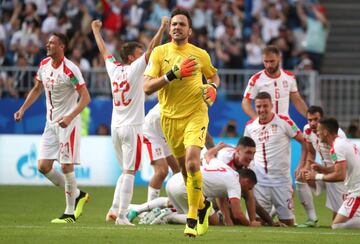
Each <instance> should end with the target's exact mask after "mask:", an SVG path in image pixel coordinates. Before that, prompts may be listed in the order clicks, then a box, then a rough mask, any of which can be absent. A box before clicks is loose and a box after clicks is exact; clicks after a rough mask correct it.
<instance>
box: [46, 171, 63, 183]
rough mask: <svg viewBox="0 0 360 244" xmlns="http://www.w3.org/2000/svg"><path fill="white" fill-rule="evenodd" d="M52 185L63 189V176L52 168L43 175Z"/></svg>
mask: <svg viewBox="0 0 360 244" xmlns="http://www.w3.org/2000/svg"><path fill="white" fill-rule="evenodd" d="M44 175H45V177H46V178H48V179H49V180H50V181H51V182H52V183H53V184H54V185H56V186H60V187H65V178H64V175H63V174H62V173H60V172H58V171H56V170H55V169H54V168H52V169H51V170H50V171H49V172H48V173H47V174H44Z"/></svg>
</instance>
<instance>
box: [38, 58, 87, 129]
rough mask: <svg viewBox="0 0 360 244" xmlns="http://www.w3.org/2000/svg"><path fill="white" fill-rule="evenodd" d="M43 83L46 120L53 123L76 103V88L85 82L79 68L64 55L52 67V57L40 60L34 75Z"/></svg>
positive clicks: (69, 111) (67, 112) (66, 113)
mask: <svg viewBox="0 0 360 244" xmlns="http://www.w3.org/2000/svg"><path fill="white" fill-rule="evenodd" d="M35 79H37V80H38V81H41V82H42V83H43V86H44V89H45V95H46V111H47V113H46V121H47V122H48V123H49V124H55V123H56V122H57V121H58V120H59V119H60V118H61V117H63V116H65V115H68V114H69V113H71V112H72V111H73V109H74V108H75V106H76V104H77V100H78V97H79V94H78V92H77V91H76V90H78V89H79V88H80V87H81V86H82V85H84V84H85V81H84V78H83V76H82V74H81V72H80V69H79V68H78V67H77V66H76V65H75V64H74V63H73V62H71V61H70V60H69V59H67V58H66V57H64V58H63V60H62V61H61V63H60V65H59V66H57V67H56V68H54V67H53V66H52V58H51V57H47V58H45V59H43V60H42V61H41V62H40V65H39V69H38V71H37V74H36V77H35Z"/></svg>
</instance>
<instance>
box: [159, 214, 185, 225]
mask: <svg viewBox="0 0 360 244" xmlns="http://www.w3.org/2000/svg"><path fill="white" fill-rule="evenodd" d="M186 218H187V216H186V214H178V213H176V212H175V213H172V214H169V215H168V216H165V217H164V220H165V221H166V223H169V224H186Z"/></svg>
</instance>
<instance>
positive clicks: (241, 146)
mask: <svg viewBox="0 0 360 244" xmlns="http://www.w3.org/2000/svg"><path fill="white" fill-rule="evenodd" d="M255 150H256V147H255V142H254V140H253V139H251V138H250V137H247V136H243V137H241V138H240V139H239V141H238V143H237V145H236V147H233V146H231V145H227V144H225V143H222V142H219V143H218V144H217V145H216V146H215V147H213V148H211V149H209V150H208V151H207V152H206V153H205V160H203V163H206V164H208V163H210V162H211V159H213V158H216V159H217V160H219V161H221V162H222V163H224V164H226V165H228V166H230V167H231V168H232V169H234V170H240V169H244V168H248V167H250V163H251V161H252V160H253V158H254V154H255ZM241 194H242V197H243V198H244V199H245V204H246V207H247V209H248V215H249V218H250V220H254V219H255V218H256V214H257V215H258V216H259V217H260V218H258V220H259V221H261V222H262V224H263V225H269V226H283V225H282V224H281V223H279V222H274V221H273V219H272V218H271V217H270V215H269V214H268V213H267V212H266V211H265V209H264V208H263V207H261V206H260V204H258V202H257V201H256V200H255V198H254V193H253V189H249V190H243V191H242V192H241Z"/></svg>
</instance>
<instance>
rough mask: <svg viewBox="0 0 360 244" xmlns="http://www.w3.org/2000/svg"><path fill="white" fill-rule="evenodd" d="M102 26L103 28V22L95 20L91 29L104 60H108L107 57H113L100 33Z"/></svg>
mask: <svg viewBox="0 0 360 244" xmlns="http://www.w3.org/2000/svg"><path fill="white" fill-rule="evenodd" d="M101 26H102V22H101V21H100V20H94V21H92V22H91V29H92V31H93V33H94V36H95V41H96V45H97V46H98V48H99V51H100V53H101V55H102V57H103V58H104V59H106V57H108V56H111V55H112V54H111V53H110V51H109V50H108V49H107V48H106V45H105V42H104V39H103V38H102V36H101V33H100V29H101Z"/></svg>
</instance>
